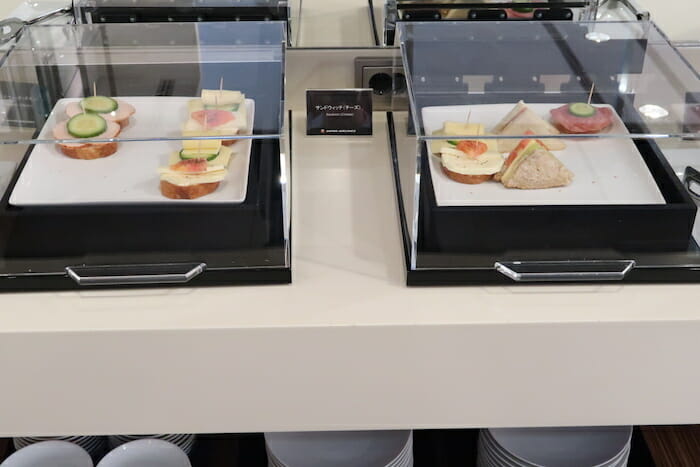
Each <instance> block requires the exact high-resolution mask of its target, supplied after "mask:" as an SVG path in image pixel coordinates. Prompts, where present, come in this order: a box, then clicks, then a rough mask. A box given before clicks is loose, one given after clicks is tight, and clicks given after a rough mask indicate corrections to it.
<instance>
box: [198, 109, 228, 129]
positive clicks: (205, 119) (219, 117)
mask: <svg viewBox="0 0 700 467" xmlns="http://www.w3.org/2000/svg"><path fill="white" fill-rule="evenodd" d="M192 119H193V120H195V121H196V122H197V123H199V124H200V125H202V127H204V129H205V130H209V129H212V128H216V127H218V126H221V125H225V124H227V123H228V122H232V121H234V120H235V119H236V117H235V116H234V115H233V113H232V112H228V111H226V110H198V111H196V112H192ZM205 123H206V125H205Z"/></svg>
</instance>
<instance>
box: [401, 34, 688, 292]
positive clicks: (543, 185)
mask: <svg viewBox="0 0 700 467" xmlns="http://www.w3.org/2000/svg"><path fill="white" fill-rule="evenodd" d="M398 33H399V38H400V54H401V59H402V61H403V66H404V67H405V71H406V76H407V84H408V91H409V96H410V104H411V109H412V112H411V116H410V117H408V118H406V120H408V122H409V124H408V125H407V126H406V127H403V126H402V125H400V124H398V123H397V122H399V121H400V120H401V118H402V116H401V114H400V113H398V114H397V113H395V115H394V118H395V128H394V130H395V136H396V139H397V140H398V144H397V145H396V148H397V150H396V159H395V163H396V166H395V168H396V173H397V180H398V182H399V190H398V195H399V198H400V208H401V211H402V215H403V220H404V223H403V225H404V233H405V235H404V238H405V244H406V254H407V266H408V281H409V283H412V284H451V283H489V282H504V281H506V282H507V281H511V280H514V281H518V282H528V281H572V280H573V281H589V280H590V281H596V280H622V279H626V280H637V281H663V280H673V281H686V280H688V281H692V280H698V279H700V276H699V274H698V271H700V269H698V267H699V266H700V251H699V250H698V245H697V239H698V235H697V233H698V232H697V229H696V231H695V236H694V235H693V229H694V225H695V218H696V213H697V206H696V204H695V202H696V201H697V198H695V199H694V195H693V194H692V192H691V191H690V190H688V189H687V187H686V186H685V185H684V181H685V182H686V183H687V185H688V186H692V185H693V181H692V175H693V174H697V172H693V171H692V170H693V165H694V166H695V168H697V167H698V166H699V165H700V163H698V162H697V160H696V158H695V157H693V156H692V154H693V152H692V150H690V149H688V148H687V147H685V146H684V144H685V143H687V142H688V141H689V140H694V139H698V137H699V136H700V110H699V109H700V101H699V100H698V99H699V98H700V78H699V77H698V75H697V73H696V72H695V71H694V70H693V69H692V68H691V67H690V66H689V65H688V63H687V62H686V61H685V59H684V58H683V57H682V55H681V54H679V53H678V51H677V50H676V49H675V48H674V47H673V46H672V45H671V44H670V43H669V42H668V41H667V40H666V38H665V36H664V35H663V34H662V33H661V32H660V31H659V30H658V29H657V27H656V26H655V25H654V24H653V23H651V22H646V21H634V22H606V23H588V22H534V21H521V22H507V23H506V22H441V23H435V22H404V23H402V24H400V25H399V30H398ZM397 59H398V57H397ZM589 100H590V104H589ZM572 104H573V105H572ZM410 139H413V141H414V150H406V148H408V147H409V146H410V145H406V144H405V143H404V144H402V143H401V140H404V141H406V140H410ZM402 148H404V149H403V150H402ZM694 154H695V156H697V150H696V152H695V153H694Z"/></svg>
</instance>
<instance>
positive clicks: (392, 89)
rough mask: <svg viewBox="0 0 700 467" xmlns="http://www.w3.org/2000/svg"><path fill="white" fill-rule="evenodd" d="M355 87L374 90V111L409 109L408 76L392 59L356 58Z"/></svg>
mask: <svg viewBox="0 0 700 467" xmlns="http://www.w3.org/2000/svg"><path fill="white" fill-rule="evenodd" d="M355 86H357V87H358V88H371V89H372V91H373V93H372V94H373V99H372V105H373V108H374V110H386V111H389V110H407V109H408V90H407V89H406V75H405V72H404V69H403V66H402V65H401V64H397V63H396V62H395V60H394V59H393V58H391V57H358V58H356V59H355Z"/></svg>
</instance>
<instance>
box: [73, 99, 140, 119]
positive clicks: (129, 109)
mask: <svg viewBox="0 0 700 467" xmlns="http://www.w3.org/2000/svg"><path fill="white" fill-rule="evenodd" d="M117 104H119V107H117V110H115V111H114V112H110V113H108V114H99V115H100V116H101V117H102V118H104V119H105V120H107V121H108V122H120V121H123V120H126V119H128V118H129V117H131V116H132V115H134V114H135V113H136V109H135V108H134V106H133V105H131V104H127V103H126V102H124V101H120V100H117ZM81 113H83V107H82V106H81V105H80V102H72V103H70V104H68V105H67V106H66V114H67V115H68V118H73V117H75V116H76V115H78V114H81Z"/></svg>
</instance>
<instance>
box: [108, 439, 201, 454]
mask: <svg viewBox="0 0 700 467" xmlns="http://www.w3.org/2000/svg"><path fill="white" fill-rule="evenodd" d="M139 439H161V440H163V441H167V442H169V443H172V444H174V445H175V446H177V447H179V448H180V449H182V450H183V451H185V453H187V455H189V454H190V453H191V452H192V446H194V440H195V435H116V436H110V437H109V448H110V449H114V448H116V447H117V446H121V445H122V444H125V443H129V442H131V441H136V440H139Z"/></svg>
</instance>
